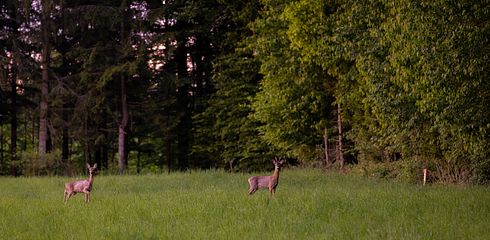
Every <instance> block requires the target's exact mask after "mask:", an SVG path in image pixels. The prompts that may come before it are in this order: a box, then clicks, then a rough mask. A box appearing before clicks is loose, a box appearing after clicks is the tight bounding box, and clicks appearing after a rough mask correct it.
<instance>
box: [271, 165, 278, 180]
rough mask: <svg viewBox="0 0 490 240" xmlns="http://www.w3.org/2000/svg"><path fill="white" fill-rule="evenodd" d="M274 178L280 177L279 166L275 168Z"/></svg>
mask: <svg viewBox="0 0 490 240" xmlns="http://www.w3.org/2000/svg"><path fill="white" fill-rule="evenodd" d="M272 178H273V179H278V178H279V168H278V167H276V168H275V169H274V173H273V174H272Z"/></svg>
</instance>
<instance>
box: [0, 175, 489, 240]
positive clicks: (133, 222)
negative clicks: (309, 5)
mask: <svg viewBox="0 0 490 240" xmlns="http://www.w3.org/2000/svg"><path fill="white" fill-rule="evenodd" d="M249 176H250V175H249V174H241V173H240V174H231V173H226V172H224V171H193V172H191V173H172V174H162V175H142V176H97V177H96V179H95V182H94V186H93V191H92V201H91V202H90V203H88V204H87V203H85V202H84V198H83V195H81V194H77V195H75V196H74V197H72V198H71V199H70V201H69V202H68V203H67V204H63V188H64V186H63V184H64V182H66V181H67V180H71V179H67V178H62V177H39V178H0V191H1V193H2V197H1V198H0V232H1V233H2V234H1V235H0V238H1V239H266V238H270V239H489V238H490V233H489V232H488V222H489V220H490V190H489V189H488V187H483V186H425V187H422V186H419V185H409V184H403V183H396V182H388V181H384V180H375V179H366V178H362V177H354V176H347V175H340V174H325V173H323V172H321V171H318V170H308V169H307V170H287V169H286V170H285V171H284V172H282V173H281V178H280V184H279V186H278V188H277V192H276V196H275V197H271V196H270V193H269V192H268V191H266V190H260V191H257V192H256V193H255V194H254V195H253V196H248V195H247V191H248V183H247V178H248V177H249Z"/></svg>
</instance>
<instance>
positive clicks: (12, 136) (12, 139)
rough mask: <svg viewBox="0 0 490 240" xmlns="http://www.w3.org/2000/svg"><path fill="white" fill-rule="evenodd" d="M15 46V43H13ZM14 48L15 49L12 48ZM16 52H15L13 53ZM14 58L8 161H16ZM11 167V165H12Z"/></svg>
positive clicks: (14, 63) (11, 76)
mask: <svg viewBox="0 0 490 240" xmlns="http://www.w3.org/2000/svg"><path fill="white" fill-rule="evenodd" d="M14 41H15V40H14ZM14 45H15V43H14ZM14 48H15V47H14ZM15 52H16V51H15ZM16 65H17V64H16V61H15V57H14V61H13V64H12V66H11V68H10V70H11V71H10V90H11V101H12V102H11V108H10V111H11V115H12V116H11V119H10V160H11V161H12V162H14V161H15V160H16V159H17V122H18V121H17V66H16ZM12 167H13V165H12Z"/></svg>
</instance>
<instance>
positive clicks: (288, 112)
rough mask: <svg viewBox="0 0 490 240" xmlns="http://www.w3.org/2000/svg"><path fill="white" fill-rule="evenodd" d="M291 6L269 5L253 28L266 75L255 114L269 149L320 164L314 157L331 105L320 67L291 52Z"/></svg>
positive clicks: (253, 44)
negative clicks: (287, 15)
mask: <svg viewBox="0 0 490 240" xmlns="http://www.w3.org/2000/svg"><path fill="white" fill-rule="evenodd" d="M289 4H290V3H289V1H265V2H264V8H263V10H262V15H261V17H260V18H259V19H257V20H256V21H254V22H253V24H252V25H251V29H252V31H253V32H254V33H255V35H254V36H253V37H252V38H251V39H250V41H251V44H250V48H251V49H253V51H254V53H255V55H256V57H257V58H258V59H259V61H260V62H261V68H260V73H262V74H263V75H264V77H263V79H262V81H261V83H260V91H259V92H258V93H257V96H256V98H255V99H254V102H253V109H254V117H255V119H257V120H259V121H260V122H261V123H263V126H261V127H260V128H259V130H260V132H261V134H262V135H263V138H264V140H265V141H266V142H267V143H269V144H271V145H272V146H274V147H276V148H278V149H280V150H281V151H282V152H284V153H285V154H287V155H289V156H291V157H294V158H299V159H300V160H301V161H306V160H311V159H315V158H320V155H317V154H316V153H315V152H316V149H317V146H319V145H321V143H322V140H323V134H324V128H325V126H326V122H327V118H328V116H329V112H330V111H329V109H330V106H329V105H330V104H331V101H330V97H329V93H328V92H327V91H325V86H326V85H325V84H324V79H325V72H324V71H323V70H322V68H321V66H320V65H318V64H315V63H313V64H308V63H307V64H305V63H304V62H303V61H302V58H301V56H302V55H301V53H302V52H301V51H298V49H297V48H296V49H295V48H294V47H292V42H291V40H290V39H289V37H288V22H287V21H286V20H285V19H284V16H283V13H284V11H285V9H287V7H288V5H289ZM330 94H331V92H330ZM330 96H331V95H330Z"/></svg>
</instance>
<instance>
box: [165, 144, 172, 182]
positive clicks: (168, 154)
mask: <svg viewBox="0 0 490 240" xmlns="http://www.w3.org/2000/svg"><path fill="white" fill-rule="evenodd" d="M165 149H166V150H165V155H166V158H167V164H168V165H167V167H168V173H170V172H171V171H172V162H173V159H172V143H171V142H170V138H167V141H166V143H165Z"/></svg>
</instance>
